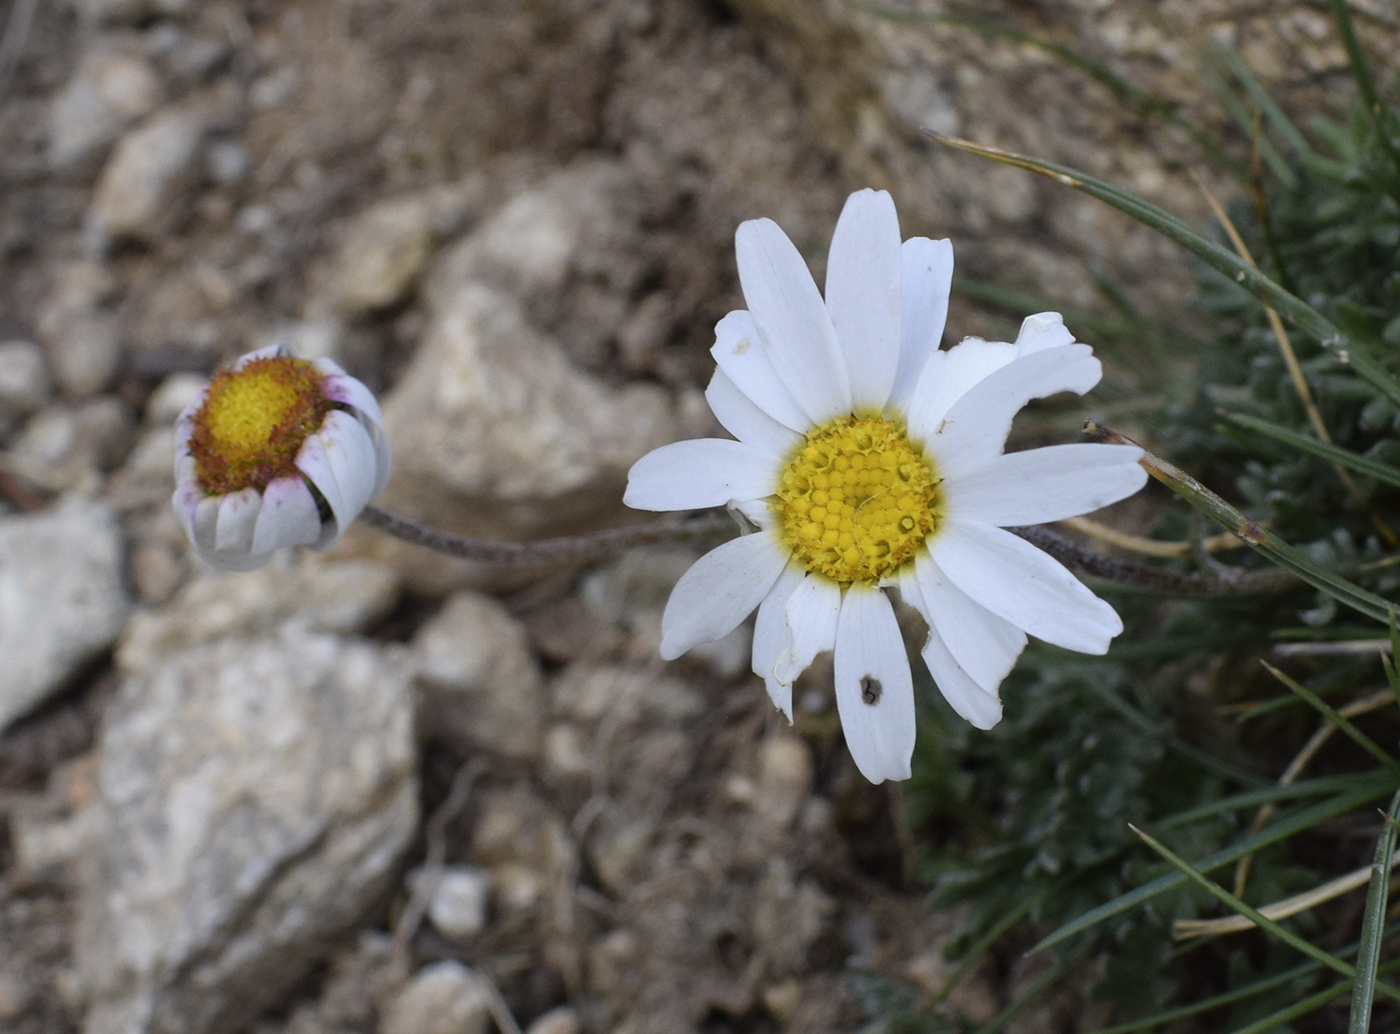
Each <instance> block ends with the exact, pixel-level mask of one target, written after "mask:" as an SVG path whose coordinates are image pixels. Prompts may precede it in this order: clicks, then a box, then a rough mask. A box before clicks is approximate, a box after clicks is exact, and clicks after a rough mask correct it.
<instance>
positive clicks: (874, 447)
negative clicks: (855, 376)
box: [772, 416, 939, 584]
mask: <svg viewBox="0 0 1400 1034" xmlns="http://www.w3.org/2000/svg"><path fill="white" fill-rule="evenodd" d="M938 503H939V497H938V478H937V477H936V476H935V474H934V471H933V469H932V468H931V467H930V465H929V463H928V462H927V461H926V460H925V459H924V458H923V457H922V456H921V455H920V454H919V451H918V450H916V449H915V448H914V446H913V445H911V444H910V442H909V439H908V437H907V436H906V434H905V431H904V427H903V426H902V425H900V424H897V423H895V422H893V421H891V420H887V419H885V418H884V417H882V416H873V417H839V418H838V419H836V420H832V421H830V422H829V423H826V424H823V425H822V426H821V427H818V428H816V429H815V430H813V431H811V432H810V433H808V435H807V440H806V441H805V442H804V443H803V444H801V445H799V446H798V447H797V449H796V450H795V451H794V452H793V454H792V457H791V458H790V459H789V460H788V463H787V466H786V467H784V468H783V473H782V478H781V481H780V485H779V488H778V491H777V494H776V498H775V500H774V502H773V504H772V506H773V509H774V510H776V511H777V512H778V514H779V515H780V517H781V521H782V533H783V542H784V544H785V545H786V546H787V547H788V548H789V549H790V550H791V551H792V554H793V556H794V557H796V558H797V560H798V561H799V562H800V563H801V564H802V565H803V566H804V567H806V568H807V570H808V571H812V572H815V573H817V574H823V575H826V577H828V578H830V579H832V580H833V581H837V582H841V583H843V584H849V583H851V582H873V581H877V580H878V579H879V578H880V577H881V576H882V575H884V574H886V573H887V572H889V571H892V570H894V569H895V568H897V567H899V566H900V565H901V564H905V563H908V562H909V561H910V560H912V559H913V558H914V554H915V553H916V552H917V551H918V548H919V546H920V545H922V544H923V541H924V539H925V538H927V537H928V536H929V534H930V533H931V532H933V530H934V529H935V528H936V527H937V526H938Z"/></svg>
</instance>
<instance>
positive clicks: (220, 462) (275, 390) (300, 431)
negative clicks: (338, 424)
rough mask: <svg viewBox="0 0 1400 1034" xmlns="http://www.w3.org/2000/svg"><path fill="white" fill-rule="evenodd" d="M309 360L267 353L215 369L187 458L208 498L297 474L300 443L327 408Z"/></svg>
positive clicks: (198, 416) (318, 422)
mask: <svg viewBox="0 0 1400 1034" xmlns="http://www.w3.org/2000/svg"><path fill="white" fill-rule="evenodd" d="M322 380H323V378H322V375H321V373H320V372H319V371H318V370H317V369H316V367H315V366H313V365H312V364H311V363H309V362H307V361H306V360H304V359H292V358H290V357H286V356H268V357H265V358H262V359H254V360H252V361H251V362H249V363H246V364H245V365H244V366H243V368H242V369H240V370H220V371H219V372H218V373H216V374H215V375H214V379H213V380H212V381H210V382H209V393H208V395H207V396H206V397H205V399H204V405H203V406H201V407H200V409H199V411H198V412H197V413H195V416H194V430H193V433H192V434H191V435H190V455H191V456H193V457H194V461H195V472H196V473H197V474H198V475H199V484H200V487H201V488H203V489H204V491H205V492H207V493H209V494H210V495H222V494H224V493H226V492H237V491H240V490H242V489H244V488H256V489H260V490H261V489H263V488H266V487H267V484H268V482H270V481H272V480H274V479H275V478H279V477H289V476H292V475H294V474H296V473H297V467H296V458H297V453H298V452H300V451H301V446H302V443H303V442H305V441H306V438H307V436H308V435H310V434H312V433H313V432H314V431H316V430H317V429H318V428H319V427H320V426H321V424H322V422H323V421H324V420H325V418H326V413H327V412H329V411H330V409H331V403H330V401H329V400H328V399H327V398H326V397H325V394H324V393H323V392H322V390H321V382H322Z"/></svg>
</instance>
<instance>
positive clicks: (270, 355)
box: [232, 345, 292, 370]
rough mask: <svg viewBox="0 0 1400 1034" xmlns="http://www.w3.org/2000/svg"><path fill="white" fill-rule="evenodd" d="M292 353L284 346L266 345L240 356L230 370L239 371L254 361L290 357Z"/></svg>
mask: <svg viewBox="0 0 1400 1034" xmlns="http://www.w3.org/2000/svg"><path fill="white" fill-rule="evenodd" d="M291 354H292V353H291V352H290V351H289V350H288V349H287V347H286V346H285V345H267V346H266V347H264V348H255V349H254V350H253V351H251V352H249V353H247V354H246V355H240V356H239V357H238V361H237V362H236V363H234V364H233V367H232V369H234V370H241V369H243V367H245V366H247V365H248V364H249V363H251V362H252V361H253V360H254V359H276V358H279V357H280V356H290V355H291Z"/></svg>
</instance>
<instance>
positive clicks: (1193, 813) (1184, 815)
mask: <svg viewBox="0 0 1400 1034" xmlns="http://www.w3.org/2000/svg"><path fill="white" fill-rule="evenodd" d="M1355 782H1356V776H1355V775H1354V774H1348V775H1334V776H1320V777H1318V778H1317V779H1300V780H1299V781H1297V782H1295V783H1284V784H1282V785H1280V784H1278V783H1274V784H1273V785H1271V786H1269V787H1268V788H1266V789H1262V790H1247V791H1245V792H1244V793H1237V794H1231V795H1230V796H1229V797H1220V798H1217V799H1216V800H1213V801H1210V802H1209V803H1208V804H1200V805H1197V806H1196V807H1194V808H1187V809H1186V810H1185V811H1178V812H1173V813H1172V814H1170V815H1164V816H1163V817H1162V818H1160V819H1158V820H1157V821H1156V822H1154V823H1152V825H1153V828H1155V829H1161V830H1165V829H1180V828H1181V827H1182V826H1189V825H1191V824H1193V823H1196V822H1201V821H1203V820H1204V819H1210V818H1215V817H1216V816H1217V815H1223V814H1226V813H1228V812H1232V811H1242V810H1244V809H1246V808H1250V809H1252V808H1258V807H1259V806H1260V805H1264V804H1274V803H1276V802H1278V801H1292V800H1297V799H1298V798H1300V797H1323V796H1326V795H1327V794H1330V793H1337V792H1338V791H1341V790H1346V789H1347V788H1349V787H1350V786H1352V785H1353V784H1354V783H1355Z"/></svg>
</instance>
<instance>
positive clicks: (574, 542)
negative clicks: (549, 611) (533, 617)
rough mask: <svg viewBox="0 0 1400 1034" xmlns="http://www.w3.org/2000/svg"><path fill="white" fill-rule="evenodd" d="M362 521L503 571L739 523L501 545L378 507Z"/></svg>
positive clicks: (720, 533) (663, 526)
mask: <svg viewBox="0 0 1400 1034" xmlns="http://www.w3.org/2000/svg"><path fill="white" fill-rule="evenodd" d="M360 520H362V521H364V522H365V523H366V524H368V525H369V526H370V527H371V528H374V529H376V530H378V531H382V532H384V533H385V534H388V535H393V536H394V537H395V538H398V539H403V540H404V541H405V542H411V543H412V544H413V545H415V546H422V547H423V548H424V549H431V550H432V551H433V552H434V553H441V554H443V555H444V556H450V557H456V558H458V559H460V560H473V561H476V562H477V563H481V564H492V565H496V566H500V567H516V568H524V567H556V566H561V565H564V564H577V563H584V562H587V561H592V560H599V559H601V558H603V557H605V556H610V555H612V554H614V553H620V552H622V551H623V550H626V549H631V548H633V547H634V546H647V545H652V544H654V543H658V542H697V541H708V540H711V539H719V538H728V537H729V536H730V535H731V534H732V533H733V532H734V530H735V527H734V522H733V520H731V519H730V518H728V517H725V516H719V515H716V516H709V517H701V518H697V519H695V520H689V521H657V522H655V523H652V524H635V525H633V526H631V527H628V528H609V529H608V530H606V531H595V532H591V533H589V534H586V535H565V536H561V537H559V538H552V539H537V540H535V541H534V542H499V541H489V540H486V539H473V538H468V537H467V536H465V535H454V534H452V533H451V532H447V531H442V530H440V529H438V528H432V527H429V526H428V525H426V524H419V523H418V522H417V521H413V520H409V519H408V518H407V517H400V516H399V515H397V514H393V513H389V512H387V511H385V510H381V509H379V508H377V507H374V506H367V507H365V509H364V510H363V512H361V514H360Z"/></svg>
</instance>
